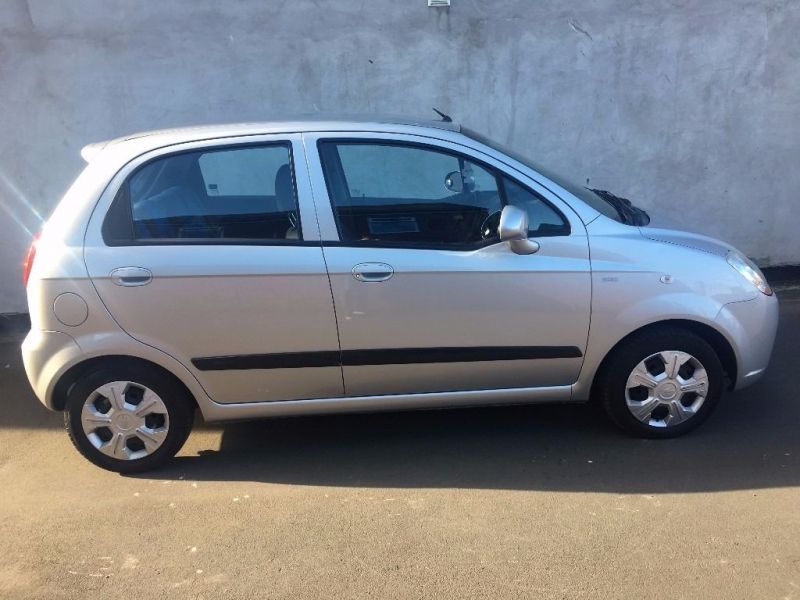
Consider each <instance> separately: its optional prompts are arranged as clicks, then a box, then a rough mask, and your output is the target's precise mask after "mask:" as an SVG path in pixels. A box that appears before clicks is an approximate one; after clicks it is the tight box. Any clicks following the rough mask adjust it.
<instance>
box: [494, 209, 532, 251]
mask: <svg viewBox="0 0 800 600" xmlns="http://www.w3.org/2000/svg"><path fill="white" fill-rule="evenodd" d="M498 232H499V233H500V241H502V242H508V245H509V247H510V248H511V251H512V252H514V253H515V254H533V253H534V252H537V251H538V250H539V242H535V241H533V240H529V239H528V213H527V212H525V211H524V210H522V209H521V208H519V207H518V206H511V205H510V204H509V205H507V206H506V207H505V208H504V209H503V212H502V213H500V227H499V228H498Z"/></svg>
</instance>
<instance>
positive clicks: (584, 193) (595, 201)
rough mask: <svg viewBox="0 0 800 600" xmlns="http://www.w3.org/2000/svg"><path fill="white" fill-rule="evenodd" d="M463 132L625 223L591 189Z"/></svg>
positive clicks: (611, 205)
mask: <svg viewBox="0 0 800 600" xmlns="http://www.w3.org/2000/svg"><path fill="white" fill-rule="evenodd" d="M461 132H462V133H463V134H464V135H466V136H467V137H470V138H472V139H473V140H475V141H476V142H480V143H481V144H485V145H487V146H489V147H490V148H493V149H495V150H497V151H498V152H502V153H503V154H505V155H507V156H510V157H511V158H513V159H514V160H516V161H519V162H521V163H522V164H523V165H526V166H528V167H530V168H531V169H533V170H534V171H536V172H537V173H541V174H542V175H544V176H545V177H547V178H548V179H549V180H551V181H553V182H554V183H556V184H558V185H560V186H561V187H562V188H564V189H565V190H567V191H568V192H569V193H570V194H572V195H573V196H576V197H578V198H580V199H581V200H583V201H584V202H586V204H588V205H589V206H591V207H592V208H593V209H595V210H596V211H597V212H599V213H602V214H604V215H605V216H607V217H609V218H610V219H614V220H615V221H618V222H620V223H624V222H625V220H624V219H623V216H622V215H621V214H620V212H619V210H617V208H615V207H614V205H613V204H612V203H611V202H609V201H608V200H606V199H605V198H602V197H601V196H598V195H597V194H596V193H595V192H593V191H592V190H590V189H589V188H587V187H584V186H582V185H580V184H578V183H574V182H573V181H570V180H569V179H567V178H566V177H562V176H561V175H558V174H557V173H553V172H552V171H551V170H550V169H546V168H543V167H542V166H541V165H539V164H537V163H535V162H533V161H532V160H530V159H529V158H527V157H525V156H522V155H521V154H519V153H518V152H515V151H514V150H510V149H509V148H505V147H503V146H501V145H500V144H498V143H497V142H495V141H493V140H490V139H489V138H487V137H486V136H483V135H481V134H480V133H477V132H475V131H472V130H471V129H467V128H466V127H462V128H461Z"/></svg>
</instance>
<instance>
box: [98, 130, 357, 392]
mask: <svg viewBox="0 0 800 600" xmlns="http://www.w3.org/2000/svg"><path fill="white" fill-rule="evenodd" d="M247 140H254V138H247ZM215 144H216V145H208V143H206V144H205V145H203V144H197V143H194V144H188V145H186V146H185V147H184V149H182V150H180V151H170V152H169V153H168V154H163V153H161V154H158V155H156V156H151V157H150V158H149V159H147V160H145V161H139V162H140V164H138V166H135V167H132V168H129V170H130V173H128V174H127V175H126V176H125V180H124V182H123V183H122V185H121V186H120V187H119V191H118V193H116V196H115V198H114V200H113V202H111V201H110V199H106V206H108V205H109V204H110V209H108V211H106V210H97V211H95V212H96V216H95V217H93V219H92V223H91V224H90V231H89V235H87V247H86V252H85V259H86V265H87V267H88V270H89V274H90V276H91V277H92V280H93V282H94V284H95V286H96V288H97V290H98V292H99V294H100V296H101V298H102V299H103V302H104V303H105V304H106V306H107V307H108V309H109V311H110V312H111V314H112V315H113V317H114V319H116V321H117V322H118V323H119V325H120V326H121V327H122V328H123V329H124V330H125V331H127V332H128V333H129V334H130V335H131V336H132V337H134V338H135V339H137V340H139V341H141V342H144V343H145V344H149V345H151V346H154V347H156V348H159V349H161V350H163V351H164V352H166V353H168V354H170V355H172V356H173V357H175V358H177V359H178V360H179V361H181V362H182V363H183V364H184V365H185V366H186V368H187V369H189V370H190V371H191V372H192V373H193V374H194V375H195V376H196V377H197V379H198V380H199V381H200V383H201V384H202V385H203V387H204V388H205V390H206V391H207V392H208V394H209V395H210V396H211V398H212V399H213V400H215V401H218V402H224V403H231V402H254V401H264V400H296V399H302V398H320V397H323V398H324V397H332V396H340V395H341V394H342V392H343V385H342V374H341V367H340V364H339V344H338V339H337V335H336V323H335V317H334V310H333V303H332V300H331V294H330V287H329V284H328V276H327V274H326V271H325V262H324V259H323V255H322V248H321V245H320V242H319V235H318V229H317V224H316V217H315V214H314V209H313V203H312V199H311V194H310V188H309V185H308V175H307V173H306V171H305V161H304V159H303V149H302V143H301V140H300V136H299V135H297V136H280V137H273V136H260V137H259V139H258V141H257V142H255V141H248V142H247V143H244V144H243V143H241V141H240V142H238V143H236V144H233V145H231V142H230V141H229V142H227V143H226V142H215ZM293 157H294V158H293ZM298 157H299V159H298ZM122 175H123V174H120V176H122ZM112 185H113V184H112ZM113 192H114V191H113V190H111V191H110V192H109V193H113ZM298 200H299V204H298ZM98 208H99V209H102V208H103V199H101V202H100V205H99V207H98ZM98 213H99V214H98ZM101 231H102V234H101V233H100V232H101Z"/></svg>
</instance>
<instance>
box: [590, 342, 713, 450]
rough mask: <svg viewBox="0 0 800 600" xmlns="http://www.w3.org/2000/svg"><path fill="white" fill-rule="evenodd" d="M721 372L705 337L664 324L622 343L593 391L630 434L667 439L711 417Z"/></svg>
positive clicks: (614, 418)
mask: <svg viewBox="0 0 800 600" xmlns="http://www.w3.org/2000/svg"><path fill="white" fill-rule="evenodd" d="M724 376H725V374H724V371H723V368H722V363H721V362H720V360H719V357H718V356H717V354H716V353H715V352H714V349H713V348H712V347H711V346H710V345H709V344H708V343H707V342H706V341H705V340H704V339H703V338H701V337H699V336H698V335H696V334H694V333H692V332H690V331H686V330H683V329H675V328H666V327H665V328H658V329H653V330H650V331H647V332H644V333H642V334H640V335H636V336H633V337H631V338H630V339H628V340H625V341H624V342H622V344H620V346H618V347H617V348H616V349H615V350H614V353H613V354H612V355H611V356H610V357H609V359H608V361H607V363H606V364H605V366H604V368H603V372H602V373H601V375H600V379H599V381H598V390H597V391H598V393H599V395H600V400H601V401H602V404H603V407H604V408H605V410H606V412H607V413H608V415H609V417H610V418H611V420H612V421H613V422H614V423H616V424H617V425H618V426H619V427H621V428H622V429H624V430H625V431H627V432H628V433H631V434H633V435H637V436H640V437H650V438H668V437H675V436H678V435H681V434H683V433H686V432H688V431H690V430H692V429H694V428H695V427H697V426H698V425H700V424H701V423H702V422H703V421H705V420H706V419H707V418H708V417H709V415H710V414H711V412H712V411H713V409H714V407H715V406H716V405H717V403H718V402H719V399H720V397H721V395H722V389H723V380H724Z"/></svg>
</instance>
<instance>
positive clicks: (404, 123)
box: [81, 115, 461, 162]
mask: <svg viewBox="0 0 800 600" xmlns="http://www.w3.org/2000/svg"><path fill="white" fill-rule="evenodd" d="M387 126H388V127H391V128H392V129H393V128H395V127H421V128H433V129H443V130H445V131H454V132H459V131H461V126H460V125H459V124H457V123H452V122H450V121H432V120H426V119H412V118H409V117H399V116H392V115H366V116H361V117H353V116H342V115H340V116H333V117H332V116H321V115H312V116H302V117H294V118H291V119H285V120H274V121H263V122H253V123H223V124H216V125H195V126H190V127H175V128H171V129H157V130H153V131H143V132H140V133H133V134H130V135H126V136H122V137H119V138H116V139H112V140H107V141H104V142H95V143H92V144H88V145H86V146H84V147H83V149H82V150H81V156H82V157H83V158H84V160H86V161H87V162H88V161H90V160H91V159H92V157H94V156H95V155H96V154H97V153H98V152H99V151H100V150H102V149H103V148H106V147H107V146H110V145H112V144H122V143H124V142H130V141H133V140H139V141H145V140H146V141H149V142H151V143H152V145H153V147H158V146H164V145H170V144H179V143H183V142H191V141H196V140H204V139H213V138H220V137H233V136H240V135H259V134H268V133H300V132H306V131H373V130H379V131H386V129H387Z"/></svg>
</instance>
